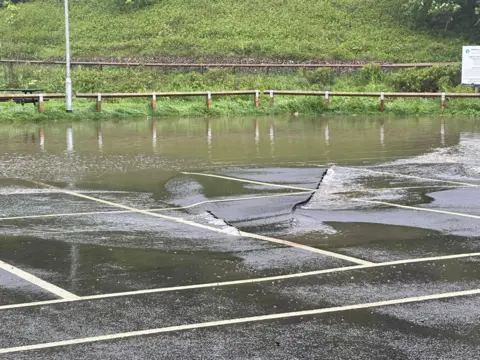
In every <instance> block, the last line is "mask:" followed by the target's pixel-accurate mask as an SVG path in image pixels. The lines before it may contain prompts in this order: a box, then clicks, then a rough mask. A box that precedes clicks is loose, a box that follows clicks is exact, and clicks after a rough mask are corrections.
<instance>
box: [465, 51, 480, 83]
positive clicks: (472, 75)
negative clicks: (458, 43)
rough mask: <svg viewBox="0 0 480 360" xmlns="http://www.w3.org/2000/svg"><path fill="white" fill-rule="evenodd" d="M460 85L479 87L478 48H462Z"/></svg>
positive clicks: (479, 66)
mask: <svg viewBox="0 0 480 360" xmlns="http://www.w3.org/2000/svg"><path fill="white" fill-rule="evenodd" d="M462 54H463V55H462V85H464V86H473V87H476V88H477V87H479V86H480V46H464V47H463V51H462Z"/></svg>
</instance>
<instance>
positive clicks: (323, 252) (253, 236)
mask: <svg viewBox="0 0 480 360" xmlns="http://www.w3.org/2000/svg"><path fill="white" fill-rule="evenodd" d="M30 182H32V183H34V184H37V185H40V186H43V187H47V188H52V189H57V190H59V191H62V192H63V193H65V194H69V195H72V196H76V197H79V198H83V199H87V200H92V201H96V202H99V203H102V204H107V205H110V206H114V207H118V208H121V209H125V210H129V211H132V212H136V213H139V214H144V215H149V216H154V217H158V218H161V219H165V220H170V221H175V222H177V223H181V224H184V225H189V226H194V227H197V228H201V229H205V230H210V231H214V232H217V233H222V234H227V235H232V234H231V233H228V232H227V230H222V229H218V228H215V227H213V226H209V225H203V224H199V223H196V222H193V221H190V220H185V219H182V218H179V217H174V216H169V215H161V214H157V213H154V212H151V211H148V210H140V209H136V208H133V207H131V206H126V205H122V204H118V203H114V202H112V201H107V200H103V199H99V198H95V197H92V196H88V195H85V194H79V193H76V192H74V191H70V190H65V189H61V188H57V187H56V186H52V185H49V184H45V183H42V182H38V181H33V180H30ZM238 236H243V237H248V238H251V239H257V240H262V241H268V242H272V243H276V244H281V245H285V246H291V247H295V248H298V249H302V250H306V251H310V252H313V253H317V254H321V255H325V256H330V257H334V258H337V259H341V260H345V261H349V262H353V263H356V264H361V265H366V264H371V262H370V261H366V260H362V259H357V258H354V257H351V256H347V255H342V254H337V253H334V252H331V251H328V250H321V249H317V248H314V247H311V246H308V245H303V244H298V243H295V242H293V241H288V240H281V239H277V238H273V237H270V236H263V235H258V234H253V233H249V232H245V231H238Z"/></svg>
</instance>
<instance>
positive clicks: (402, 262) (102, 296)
mask: <svg viewBox="0 0 480 360" xmlns="http://www.w3.org/2000/svg"><path fill="white" fill-rule="evenodd" d="M477 256H480V252H478V253H466V254H455V255H444V256H433V257H426V258H418V259H406V260H395V261H389V262H383V263H376V264H370V265H353V266H345V267H340V268H332V269H323V270H316V271H309V272H303V273H296V274H287V275H277V276H269V277H262V278H253V279H243V280H233V281H223V282H215V283H204V284H194V285H183V286H172V287H166V288H158V289H146V290H134V291H126V292H121V293H110V294H100V295H89V296H82V297H80V298H78V299H71V300H65V299H58V300H46V301H38V302H31V303H23V304H11V305H3V306H0V310H10V309H19V308H26V307H35V306H44V305H53V304H59V303H66V302H76V301H90V300H101V299H109V298H117V297H124V296H136V295H145V294H156V293H164V292H172V291H184V290H193V289H203V288H213V287H223V286H232V285H243V284H254V283H261V282H270V281H282V280H287V279H295V278H302V277H307V276H316V275H324V274H331V273H339V272H345V271H352V270H362V269H372V268H377V267H386V266H396V265H407V264H414V263H424V262H432V261H445V260H453V259H461V258H470V257H477Z"/></svg>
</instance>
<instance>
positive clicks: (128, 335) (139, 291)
mask: <svg viewBox="0 0 480 360" xmlns="http://www.w3.org/2000/svg"><path fill="white" fill-rule="evenodd" d="M479 150H480V127H479V126H478V124H476V123H475V121H474V120H472V119H468V118H466V119H462V118H458V119H456V118H380V117H373V118H361V117H347V118H342V117H333V118H326V117H302V116H300V117H274V118H268V117H265V118H239V119H237V118H213V119H175V120H163V119H159V120H152V119H147V120H144V121H135V122H117V123H115V122H108V123H102V124H100V123H94V122H92V123H74V124H71V125H68V124H48V125H47V124H45V125H9V126H6V125H2V126H0V202H1V208H0V232H1V240H0V260H1V263H0V265H1V266H0V269H1V270H0V312H1V316H2V326H1V328H0V329H1V330H0V332H1V334H2V336H1V337H0V342H1V345H0V347H1V349H0V358H5V359H30V358H36V359H37V358H38V359H92V358H102V359H116V358H119V357H123V358H139V359H143V358H158V359H175V358H192V359H239V358H241V359H244V358H249V359H250V358H251V359H307V358H322V359H336V358H352V359H371V358H378V359H417V358H435V359H474V358H476V356H477V353H478V349H479V345H480V343H479V340H478V336H477V335H478V331H479V330H480V325H479V316H480V312H479V310H478V309H479V305H480V300H479V297H478V295H479V294H480V290H479V289H480V278H479V275H478V269H479V267H478V264H479V255H480V232H479V230H480V205H479V204H480V202H479V195H480V161H479V160H478V154H479Z"/></svg>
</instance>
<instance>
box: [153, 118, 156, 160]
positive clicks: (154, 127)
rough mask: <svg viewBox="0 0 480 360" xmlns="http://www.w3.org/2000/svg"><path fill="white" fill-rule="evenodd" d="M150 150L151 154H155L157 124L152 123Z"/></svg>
mask: <svg viewBox="0 0 480 360" xmlns="http://www.w3.org/2000/svg"><path fill="white" fill-rule="evenodd" d="M152 148H153V153H154V154H156V153H157V122H156V121H153V124H152Z"/></svg>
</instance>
